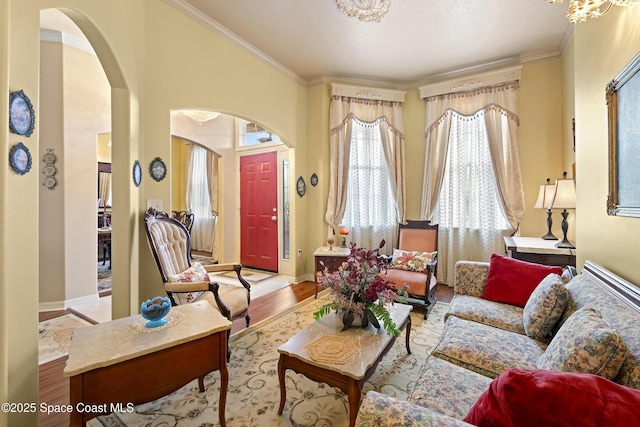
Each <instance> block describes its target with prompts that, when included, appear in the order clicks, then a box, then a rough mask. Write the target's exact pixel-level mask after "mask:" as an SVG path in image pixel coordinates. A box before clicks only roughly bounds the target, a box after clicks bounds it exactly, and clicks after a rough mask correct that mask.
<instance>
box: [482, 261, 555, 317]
mask: <svg viewBox="0 0 640 427" xmlns="http://www.w3.org/2000/svg"><path fill="white" fill-rule="evenodd" d="M551 273H554V274H562V267H553V266H548V265H541V264H534V263H531V262H525V261H520V260H519V259H514V258H509V257H506V256H504V255H500V254H493V255H491V261H490V262H489V274H488V275H487V283H486V285H485V287H484V294H482V298H484V299H488V300H491V301H496V302H503V303H505V304H511V305H517V306H519V307H524V306H525V305H526V304H527V300H529V296H531V293H532V292H533V290H534V289H535V288H536V287H537V286H538V284H540V282H541V281H542V279H544V278H545V277H547V276H548V275H549V274H551Z"/></svg>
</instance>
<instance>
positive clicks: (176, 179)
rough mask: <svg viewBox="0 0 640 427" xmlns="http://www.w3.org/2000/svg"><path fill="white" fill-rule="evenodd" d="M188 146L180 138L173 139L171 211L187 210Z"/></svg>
mask: <svg viewBox="0 0 640 427" xmlns="http://www.w3.org/2000/svg"><path fill="white" fill-rule="evenodd" d="M186 154H187V146H186V145H185V140H184V139H182V138H178V137H175V136H174V137H172V138H171V165H170V169H171V174H170V177H171V210H174V211H183V210H186V204H185V203H186V202H185V200H186V196H185V189H186V188H187V182H186V177H185V169H186V165H187V158H186ZM167 210H168V209H167Z"/></svg>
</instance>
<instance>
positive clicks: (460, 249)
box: [421, 81, 524, 284]
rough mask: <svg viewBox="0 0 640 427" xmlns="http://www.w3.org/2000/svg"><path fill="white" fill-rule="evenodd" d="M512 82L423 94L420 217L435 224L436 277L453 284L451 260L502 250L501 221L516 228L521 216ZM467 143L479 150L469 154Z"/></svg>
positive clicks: (486, 256) (481, 256)
mask: <svg viewBox="0 0 640 427" xmlns="http://www.w3.org/2000/svg"><path fill="white" fill-rule="evenodd" d="M517 89H518V82H517V81H515V82H509V83H505V84H500V85H495V86H491V87H485V88H480V89H477V90H474V91H468V92H459V93H452V94H445V95H439V96H434V97H431V98H427V99H426V104H427V121H426V123H427V127H426V132H425V137H426V158H425V166H426V167H425V174H424V182H423V193H422V209H421V218H422V219H423V220H424V219H431V220H432V221H433V222H438V223H439V224H440V240H439V254H438V267H439V268H438V280H440V281H444V282H446V283H449V284H453V279H454V276H453V270H454V266H455V263H456V262H457V261H458V260H461V259H466V260H477V261H488V259H489V256H490V254H491V253H493V252H496V251H499V252H502V250H503V241H502V236H503V235H504V234H505V228H506V229H507V230H508V232H509V233H513V232H516V231H517V230H518V227H519V224H520V221H521V219H522V217H523V216H524V195H523V191H522V180H521V175H520V163H519V160H518V144H517V126H518V116H517ZM471 147H475V148H473V149H472V148H471ZM474 150H481V151H482V157H480V153H478V154H475V155H474V156H471V154H472V153H473V152H474ZM462 154H464V155H465V156H466V157H464V156H462ZM486 156H489V157H488V158H487V157H486ZM487 165H490V166H491V167H490V168H489V169H487ZM456 168H457V169H458V170H455V171H453V169H456ZM480 175H481V176H482V177H480ZM490 178H492V179H490ZM456 180H457V181H456ZM474 186H475V187H474ZM445 195H447V196H446V197H445ZM441 198H445V200H443V201H441ZM454 199H455V200H456V201H457V202H456V203H459V205H458V206H457V207H456V206H454V205H452V203H454V202H453V201H452V200H454ZM496 200H497V203H498V207H499V209H497V208H495V202H494V201H496ZM454 212H458V213H457V214H454ZM460 212H463V213H464V215H463V216H460V215H462V213H460ZM436 213H437V215H435V214H436ZM455 215H458V216H457V217H456V216H455ZM505 217H506V221H507V222H506V225H502V221H503V220H502V218H505ZM471 218H475V219H473V220H471ZM480 220H482V221H480Z"/></svg>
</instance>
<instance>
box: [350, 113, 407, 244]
mask: <svg viewBox="0 0 640 427" xmlns="http://www.w3.org/2000/svg"><path fill="white" fill-rule="evenodd" d="M381 132H384V131H382V130H381V126H380V124H379V123H378V122H374V123H363V122H361V121H359V120H356V119H353V123H352V134H351V152H350V156H349V159H350V162H349V179H348V184H347V202H346V205H345V212H344V217H343V219H342V225H344V226H345V227H347V229H349V240H351V241H354V242H356V244H357V245H358V246H361V247H365V248H376V247H378V245H379V244H380V242H381V241H382V240H383V239H384V240H385V241H386V245H385V247H384V248H383V250H382V251H381V252H383V253H387V254H390V253H391V249H392V246H393V241H394V239H395V237H396V234H397V224H398V221H397V213H396V206H395V197H394V188H392V185H391V184H392V183H391V181H392V180H391V179H390V174H389V168H388V166H387V162H386V159H385V153H384V150H383V146H382V137H381ZM387 132H388V131H387Z"/></svg>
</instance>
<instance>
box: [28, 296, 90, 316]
mask: <svg viewBox="0 0 640 427" xmlns="http://www.w3.org/2000/svg"><path fill="white" fill-rule="evenodd" d="M99 299H100V297H99V295H98V294H97V293H95V294H92V295H88V296H85V297H80V298H73V299H68V300H64V301H51V302H41V303H39V304H38V311H42V312H44V311H57V310H66V309H67V308H70V307H73V306H76V305H82V304H91V303H96V302H98V300H99Z"/></svg>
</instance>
